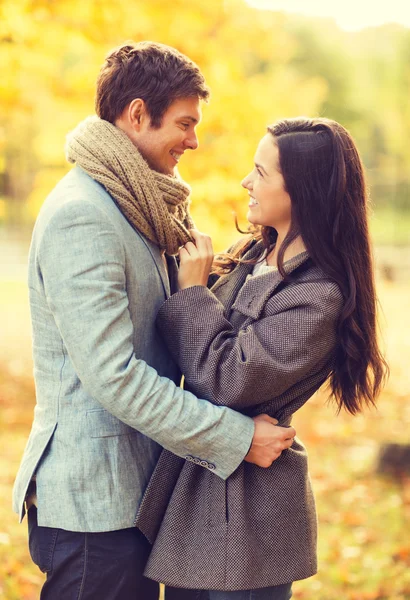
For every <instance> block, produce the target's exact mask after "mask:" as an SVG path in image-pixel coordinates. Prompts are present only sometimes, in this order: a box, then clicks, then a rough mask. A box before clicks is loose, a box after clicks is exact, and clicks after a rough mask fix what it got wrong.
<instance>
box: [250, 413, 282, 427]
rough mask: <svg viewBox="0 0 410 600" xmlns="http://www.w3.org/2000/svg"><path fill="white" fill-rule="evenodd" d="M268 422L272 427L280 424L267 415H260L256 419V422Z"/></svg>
mask: <svg viewBox="0 0 410 600" xmlns="http://www.w3.org/2000/svg"><path fill="white" fill-rule="evenodd" d="M256 420H258V421H267V422H268V423H271V424H272V425H277V424H278V422H279V421H278V420H277V419H274V418H273V417H270V416H269V415H266V414H265V413H262V414H261V415H258V416H257V417H254V421H256Z"/></svg>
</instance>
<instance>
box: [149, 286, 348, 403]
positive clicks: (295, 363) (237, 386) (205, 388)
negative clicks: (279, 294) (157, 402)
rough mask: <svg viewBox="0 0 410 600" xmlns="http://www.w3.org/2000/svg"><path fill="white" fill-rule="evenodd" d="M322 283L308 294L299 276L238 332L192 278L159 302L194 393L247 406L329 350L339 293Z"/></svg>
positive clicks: (284, 385) (280, 389)
mask: <svg viewBox="0 0 410 600" xmlns="http://www.w3.org/2000/svg"><path fill="white" fill-rule="evenodd" d="M296 288H298V290H297V291H296ZM321 289H322V297H318V298H317V299H313V300H312V299H311V297H312V292H311V291H310V300H309V301H307V300H306V299H303V298H304V297H305V298H306V294H304V293H303V284H300V285H297V286H295V291H294V293H293V296H294V297H293V300H289V301H288V304H287V306H286V310H281V311H280V312H277V313H275V312H274V311H273V313H272V314H270V315H269V316H266V317H264V318H261V319H259V320H257V321H254V322H253V323H252V324H250V325H248V326H247V327H244V328H243V329H241V330H239V332H238V331H235V330H234V328H233V327H232V325H231V323H230V322H229V320H227V318H226V317H225V316H224V307H223V305H222V304H221V303H220V302H219V300H218V299H217V298H216V297H215V296H214V294H213V293H212V292H211V291H209V290H208V289H207V288H205V287H201V286H194V287H191V288H187V289H185V290H181V291H179V292H177V293H176V294H174V295H173V296H171V298H169V299H168V300H167V301H166V302H165V303H164V304H163V305H162V307H161V308H160V311H159V313H158V317H157V324H158V326H159V328H160V330H161V333H162V335H163V336H164V337H165V338H166V340H167V344H168V347H169V349H170V351H171V354H172V355H173V357H174V358H175V360H176V361H177V362H178V364H179V366H180V368H181V370H182V372H183V373H184V376H185V379H186V381H187V384H188V386H189V388H190V389H192V390H193V391H194V393H196V394H200V395H201V396H202V397H205V398H208V399H209V400H211V401H212V402H214V403H215V404H219V405H225V406H230V407H234V408H237V409H245V408H247V407H251V406H256V405H258V404H262V403H264V402H266V401H270V400H272V399H273V398H275V397H277V396H280V395H281V394H283V393H284V392H286V391H287V390H288V389H289V388H290V387H292V386H293V385H294V384H296V383H298V382H299V381H301V380H302V379H303V378H304V377H305V376H307V375H308V374H309V373H310V372H314V370H315V369H317V368H319V367H320V365H322V366H323V364H324V361H326V360H327V359H329V358H330V357H331V353H332V350H333V348H334V345H335V335H336V334H335V324H336V320H337V317H338V314H339V311H340V307H341V294H340V292H339V289H338V288H337V286H336V285H333V284H331V283H329V284H327V285H326V286H323V285H322V286H321ZM323 289H325V290H326V291H325V293H324V294H323Z"/></svg>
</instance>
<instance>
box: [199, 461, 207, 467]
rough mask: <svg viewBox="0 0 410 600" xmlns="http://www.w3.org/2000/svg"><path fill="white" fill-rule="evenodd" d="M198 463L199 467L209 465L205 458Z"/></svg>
mask: <svg viewBox="0 0 410 600" xmlns="http://www.w3.org/2000/svg"><path fill="white" fill-rule="evenodd" d="M199 464H200V465H201V467H209V463H208V461H207V460H201V462H200V463H199Z"/></svg>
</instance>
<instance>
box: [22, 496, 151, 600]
mask: <svg viewBox="0 0 410 600" xmlns="http://www.w3.org/2000/svg"><path fill="white" fill-rule="evenodd" d="M28 527H29V549H30V554H31V558H32V559H33V561H34V563H35V564H36V565H37V566H38V567H39V568H40V569H41V571H43V573H46V575H47V579H46V582H45V583H44V585H43V588H42V590H41V595H40V599H41V600H158V597H159V586H158V583H156V582H154V581H151V580H150V579H147V578H145V577H143V575H142V573H143V570H144V567H145V563H146V560H147V558H148V554H149V551H150V545H149V543H148V542H147V540H146V539H145V537H144V536H143V535H142V533H141V532H140V531H139V530H138V529H136V528H134V527H133V528H130V529H122V530H120V531H110V532H107V533H77V532H73V531H65V530H64V529H55V528H52V527H39V526H38V525H37V509H36V507H35V506H32V507H31V508H30V510H29V511H28Z"/></svg>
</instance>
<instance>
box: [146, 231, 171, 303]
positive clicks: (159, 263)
mask: <svg viewBox="0 0 410 600" xmlns="http://www.w3.org/2000/svg"><path fill="white" fill-rule="evenodd" d="M140 236H141V239H142V240H143V242H144V243H145V245H146V246H147V248H148V250H149V251H150V253H151V256H152V258H153V260H154V263H155V266H156V268H157V270H158V273H159V275H160V277H161V280H162V284H163V286H164V292H165V296H166V298H169V297H170V295H171V289H170V284H169V278H168V273H167V270H166V268H165V263H164V258H163V255H162V254H161V251H160V249H159V248H158V246H156V245H155V244H153V243H152V242H150V240H147V238H146V237H144V236H143V235H141V234H140Z"/></svg>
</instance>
